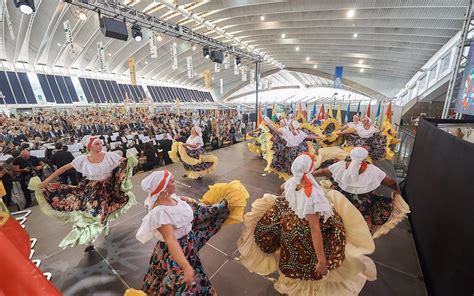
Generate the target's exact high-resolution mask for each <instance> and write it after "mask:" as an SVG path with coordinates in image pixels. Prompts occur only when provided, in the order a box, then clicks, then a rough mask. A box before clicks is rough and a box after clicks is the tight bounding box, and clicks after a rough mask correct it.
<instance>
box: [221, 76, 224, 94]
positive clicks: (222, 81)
mask: <svg viewBox="0 0 474 296" xmlns="http://www.w3.org/2000/svg"><path fill="white" fill-rule="evenodd" d="M223 93H224V79H222V78H221V94H223Z"/></svg>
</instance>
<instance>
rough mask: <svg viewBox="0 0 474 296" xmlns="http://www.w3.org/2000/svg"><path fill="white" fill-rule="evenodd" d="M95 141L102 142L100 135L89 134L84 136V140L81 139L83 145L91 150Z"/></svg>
mask: <svg viewBox="0 0 474 296" xmlns="http://www.w3.org/2000/svg"><path fill="white" fill-rule="evenodd" d="M95 141H101V142H102V140H101V139H100V138H99V137H97V136H89V135H88V136H84V137H83V138H82V141H81V142H82V145H83V146H84V147H86V149H87V151H90V150H91V147H92V144H94V142H95Z"/></svg>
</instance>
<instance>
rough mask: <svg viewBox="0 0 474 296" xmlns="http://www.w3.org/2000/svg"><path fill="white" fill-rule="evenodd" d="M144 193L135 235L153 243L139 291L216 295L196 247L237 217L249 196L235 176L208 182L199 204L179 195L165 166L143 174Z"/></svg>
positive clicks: (144, 241) (241, 213)
mask: <svg viewBox="0 0 474 296" xmlns="http://www.w3.org/2000/svg"><path fill="white" fill-rule="evenodd" d="M142 189H143V190H144V191H145V192H147V193H148V197H147V198H146V200H145V207H146V209H147V210H148V214H147V215H146V216H145V217H144V218H143V219H142V224H141V225H140V227H139V229H138V231H137V233H136V236H135V237H136V238H137V240H139V241H140V242H141V243H146V242H148V241H150V240H152V239H157V240H158V242H157V243H156V246H155V248H154V250H153V253H152V255H151V258H150V261H149V262H150V265H149V268H148V271H147V273H146V275H145V278H144V283H143V287H142V290H143V291H145V292H146V294H147V295H216V291H215V289H214V288H213V287H212V285H211V282H210V280H209V278H208V277H207V275H206V273H205V272H204V269H203V267H202V263H201V259H200V258H199V251H200V250H201V248H202V247H204V245H205V244H206V242H207V241H208V240H209V239H211V238H212V237H213V236H214V235H215V234H216V233H217V232H218V231H219V230H220V229H221V227H222V225H223V224H237V223H241V222H242V220H243V212H244V209H245V205H246V201H247V199H248V197H249V193H248V191H247V190H246V189H245V187H244V186H243V185H242V184H241V183H240V182H239V181H233V182H231V183H221V184H216V185H213V186H210V189H209V191H208V192H207V193H206V194H205V195H204V196H203V198H202V200H201V203H198V202H197V201H195V200H194V199H192V198H189V197H186V196H179V195H178V194H177V192H176V183H175V181H174V176H173V174H172V173H170V172H169V171H168V170H165V171H157V172H153V173H152V174H151V175H149V176H148V177H146V178H145V179H143V181H142Z"/></svg>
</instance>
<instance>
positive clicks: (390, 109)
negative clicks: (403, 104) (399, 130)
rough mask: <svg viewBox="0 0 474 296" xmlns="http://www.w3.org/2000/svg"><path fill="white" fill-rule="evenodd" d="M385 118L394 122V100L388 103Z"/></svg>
mask: <svg viewBox="0 0 474 296" xmlns="http://www.w3.org/2000/svg"><path fill="white" fill-rule="evenodd" d="M385 120H386V121H388V122H390V123H392V101H390V103H389V104H388V107H387V112H386V113H385Z"/></svg>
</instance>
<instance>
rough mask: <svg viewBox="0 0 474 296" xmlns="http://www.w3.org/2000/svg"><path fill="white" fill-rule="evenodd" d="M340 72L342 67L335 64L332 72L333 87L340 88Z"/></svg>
mask: <svg viewBox="0 0 474 296" xmlns="http://www.w3.org/2000/svg"><path fill="white" fill-rule="evenodd" d="M342 72H343V67H342V66H337V67H336V71H335V72H334V88H342Z"/></svg>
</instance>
